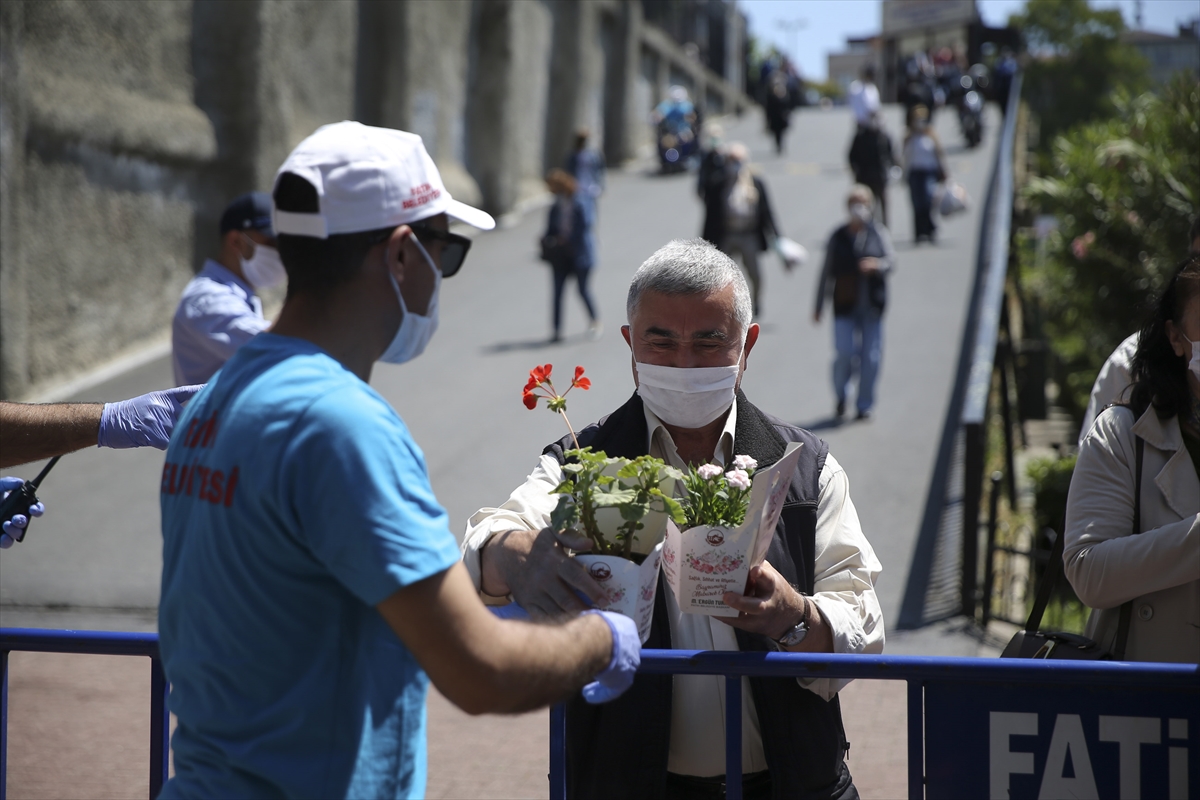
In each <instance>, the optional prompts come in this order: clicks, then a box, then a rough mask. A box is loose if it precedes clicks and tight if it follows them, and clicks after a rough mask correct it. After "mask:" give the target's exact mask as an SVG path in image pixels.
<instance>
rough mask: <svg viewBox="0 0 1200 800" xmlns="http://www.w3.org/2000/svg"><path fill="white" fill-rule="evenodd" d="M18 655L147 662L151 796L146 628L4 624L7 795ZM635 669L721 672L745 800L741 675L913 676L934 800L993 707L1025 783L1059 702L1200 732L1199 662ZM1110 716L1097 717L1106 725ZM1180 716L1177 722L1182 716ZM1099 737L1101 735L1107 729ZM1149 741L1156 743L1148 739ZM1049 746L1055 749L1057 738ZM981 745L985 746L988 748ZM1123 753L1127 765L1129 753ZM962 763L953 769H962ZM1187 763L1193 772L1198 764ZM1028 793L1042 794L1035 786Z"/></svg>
mask: <svg viewBox="0 0 1200 800" xmlns="http://www.w3.org/2000/svg"><path fill="white" fill-rule="evenodd" d="M12 651H32V652H43V653H86V654H96V655H120V656H143V657H148V658H150V660H151V688H150V743H149V750H150V797H151V798H154V797H155V796H156V795H157V794H158V792H159V791H160V789H161V787H162V784H163V782H164V780H165V779H166V777H167V769H168V758H169V752H170V751H169V738H168V736H169V723H170V716H169V712H168V710H167V706H166V698H167V694H168V692H169V686H168V684H167V682H166V680H165V678H164V676H163V672H162V665H161V663H160V661H159V653H158V637H157V636H156V635H155V634H148V633H107V632H100V631H48V630H31V629H20V628H6V629H0V658H2V660H3V665H4V672H3V686H2V691H3V696H2V700H3V702H2V704H0V795H2V794H3V792H4V787H5V785H6V782H7V769H6V768H7V760H6V754H7V743H8V654H9V653H10V652H12ZM639 671H640V672H643V673H650V674H676V675H724V676H725V678H726V695H725V697H726V700H725V702H726V708H725V711H726V713H725V717H726V719H727V720H729V722H728V723H727V726H726V743H725V744H726V765H725V775H726V781H727V783H726V786H727V789H726V797H728V798H731V800H740V798H741V796H742V785H741V776H742V763H741V752H742V744H741V736H742V730H741V718H742V715H741V703H742V691H741V686H742V685H741V678H742V677H743V676H749V677H771V678H797V677H811V678H860V679H873V680H899V681H905V682H907V684H908V713H907V732H908V735H907V738H908V796H909V797H910V798H914V799H915V798H924V797H926V794H927V793H929V795H930V796H933V795H935V794H938V795H941V796H964V797H965V796H983V795H986V794H987V793H988V792H987V787H988V785H989V783H988V781H989V780H990V781H991V784H990V785H992V786H993V787H994V786H995V782H996V774H997V773H996V769H997V766H996V764H995V761H994V760H993V762H992V763H991V765H990V767H989V765H988V761H987V759H988V758H990V757H993V756H994V755H995V753H996V750H997V744H996V742H997V735H998V734H997V730H996V719H997V715H998V714H999V715H1001V716H1002V717H1003V719H1001V722H1002V723H1004V724H1009V723H1010V722H1011V720H1009V719H1008V718H1010V717H1011V718H1017V717H1022V718H1024V719H1023V720H1017V722H1018V723H1019V725H1020V726H1025V727H1019V728H1018V729H1011V730H1008V732H1007V733H1005V732H1004V731H1005V730H1006V729H1004V728H1003V727H1002V728H1001V735H1002V736H1003V742H1002V748H1001V749H1002V750H1003V755H1005V756H1015V757H1016V758H1014V759H1008V760H1007V761H1006V763H1007V765H1008V766H1007V767H1004V766H1003V765H1002V766H1001V769H1004V768H1007V769H1008V774H1004V775H1002V777H1003V778H1004V780H1005V781H1007V780H1008V778H1009V774H1012V775H1016V776H1017V778H1018V779H1022V778H1024V777H1026V776H1025V773H1032V771H1033V768H1032V766H1030V767H1029V769H1028V770H1026V769H1024V768H1023V767H1022V764H1023V763H1024V761H1023V759H1024V758H1025V757H1026V756H1028V764H1029V765H1032V764H1033V763H1034V756H1033V755H1032V754H1029V753H1026V752H1024V751H1023V750H1017V751H1013V752H1009V744H1008V738H1007V737H1008V736H1009V735H1018V736H1022V737H1028V736H1031V735H1034V734H1035V733H1036V732H1037V717H1038V713H1039V712H1040V713H1042V714H1046V715H1051V716H1053V715H1054V713H1055V711H1056V710H1061V711H1064V712H1065V713H1063V714H1059V715H1058V716H1059V717H1061V716H1072V717H1073V718H1074V720H1075V722H1074V723H1073V724H1075V725H1079V724H1080V723H1079V720H1081V719H1082V720H1084V723H1085V724H1087V723H1090V722H1092V721H1094V720H1095V719H1096V715H1097V714H1104V713H1112V712H1113V710H1114V709H1115V710H1116V712H1117V713H1122V714H1125V715H1127V716H1128V715H1129V714H1131V713H1132V714H1133V715H1135V716H1138V717H1139V718H1140V719H1142V720H1144V719H1145V718H1146V717H1154V716H1158V717H1162V718H1163V721H1164V722H1169V723H1170V725H1169V726H1164V729H1165V730H1166V731H1167V733H1166V736H1165V737H1164V738H1169V737H1174V736H1176V735H1177V734H1176V731H1178V730H1179V729H1180V728H1182V730H1184V731H1186V730H1187V729H1188V728H1189V727H1191V729H1192V730H1195V729H1197V728H1200V666H1198V665H1195V664H1131V663H1119V662H1097V661H1092V662H1080V661H1035V660H1015V659H1014V660H1008V659H984V658H929V657H922V656H853V655H831V654H807V653H805V654H800V653H740V652H711V651H695V650H643V651H642V663H641V668H640V670H639ZM1114 690H1116V691H1114ZM964 692H966V694H964ZM972 704H973V705H974V707H972ZM1109 706H1113V708H1110V707H1109ZM1031 710H1032V712H1031ZM1089 715H1090V716H1089ZM985 717H990V719H991V726H992V727H991V730H990V731H988V732H985V733H984V734H983V736H982V739H980V736H978V735H976V736H975V737H974V739H972V737H971V726H972V724H973V721H977V720H979V719H983V718H985ZM1029 717H1032V718H1033V722H1032V726H1033V727H1032V728H1029V727H1028V724H1029V719H1028V718H1029ZM1105 719H1106V717H1103V716H1101V717H1099V725H1100V727H1101V729H1103V726H1104V725H1105V723H1104V720H1105ZM1181 721H1182V722H1183V724H1182V726H1180V725H1179V724H1178V723H1180V722H1181ZM976 733H978V732H976ZM1100 736H1101V738H1103V733H1101V734H1100ZM1057 738H1058V732H1057V723H1055V739H1056V740H1057ZM1184 738H1185V739H1186V733H1185V734H1184ZM971 741H976V742H978V741H982V744H981V745H978V746H976V747H975V748H974V750H972V749H971V747H970V746H969V742H971ZM1105 741H1114V740H1112V739H1108V740H1105ZM1146 741H1149V738H1147V739H1146ZM1153 741H1154V742H1158V741H1159V740H1158V738H1153ZM960 742H967V743H968V745H967V746H965V748H964V747H963V746H960ZM1077 746H1078V743H1077V741H1073V742H1072V744H1071V747H1073V748H1074V747H1077ZM1124 746H1125V745H1124V744H1122V747H1124ZM1045 749H1046V748H1045V747H1043V750H1045ZM1050 749H1053V746H1052V745H1051V746H1050ZM1178 749H1180V748H1178V747H1173V748H1172V750H1178ZM976 751H982V755H980V753H979V752H976ZM1123 752H1124V751H1123ZM1171 756H1172V759H1171V767H1170V769H1171V773H1170V776H1169V780H1170V781H1171V783H1170V787H1171V792H1170V793H1171V795H1172V796H1175V795H1176V794H1178V792H1177V791H1176V790H1177V789H1178V788H1179V786H1183V787H1184V788H1183V796H1190V797H1194V796H1196V790H1197V789H1200V780H1197V779H1193V780H1192V783H1191V786H1193V787H1195V788H1194V789H1193V790H1192V791H1191V792H1190V793H1189V790H1188V788H1187V787H1188V785H1189V784H1188V778H1187V772H1186V770H1187V769H1188V768H1189V767H1188V764H1189V762H1188V759H1187V753H1186V751H1185V752H1184V757H1183V758H1182V759H1179V758H1176V757H1175V754H1174V753H1173V752H1172V754H1171ZM1076 757H1077V758H1078V756H1076ZM980 759H982V761H980ZM1046 760H1047V759H1046V758H1045V757H1044V756H1043V757H1041V758H1040V761H1041V762H1045V761H1046ZM1116 761H1117V760H1115V759H1108V760H1106V762H1104V763H1103V764H1102V763H1101V762H1099V761H1097V770H1098V771H1099V769H1101V768H1102V767H1104V768H1110V769H1115V768H1116V767H1115V763H1116ZM1119 761H1120V763H1122V764H1124V763H1125V761H1126V758H1125V756H1124V755H1123V756H1122V758H1121V759H1120V760H1119ZM1109 762H1111V763H1109ZM1074 763H1075V764H1076V767H1075V769H1076V770H1078V769H1079V766H1078V765H1079V764H1081V763H1086V759H1084V760H1082V761H1081V760H1077V761H1076V762H1074ZM1178 763H1181V764H1183V765H1184V767H1183V769H1184V770H1185V772H1184V774H1183V776H1182V778H1181V779H1180V777H1179V776H1178V775H1177V774H1176V771H1177V767H1176V765H1177V764H1178ZM664 766H665V765H664ZM1122 768H1124V767H1122ZM955 769H957V770H958V773H957V777H956V773H955V772H954V770H955ZM964 769H966V770H967V773H966V775H967V779H966V780H964V778H963V774H964V773H963V770H964ZM989 770H990V774H989ZM1192 771H1193V772H1194V771H1196V770H1195V769H1194V768H1193V769H1192ZM1147 772H1148V770H1147ZM981 776H982V777H981ZM1034 777H1036V776H1034ZM1104 777H1108V776H1104ZM1151 777H1152V778H1154V777H1155V776H1151ZM1157 777H1158V778H1161V780H1160V781H1159V783H1161V784H1162V789H1161V790H1159V789H1158V785H1157V784H1156V785H1154V786H1151V787H1150V789H1151V791H1149V792H1145V794H1147V796H1151V795H1162V796H1166V794H1167V792H1166V791H1165V789H1166V781H1167V780H1168V778H1167V776H1165V775H1164V776H1157ZM977 778H980V779H981V780H982V781H983V783H982V787H983V788H982V790H981V789H980V788H979V786H977V784H978V780H975V779H977ZM1114 785H1115V782H1114ZM993 794H994V792H993ZM1019 794H1021V792H1018V791H1014V792H1013V796H1018V795H1019ZM1026 794H1028V792H1026ZM566 796H567V775H566V711H565V710H564V707H563V706H561V705H560V706H555V707H554V708H553V709H552V710H551V714H550V797H551V798H556V799H557V798H565V797H566ZM1032 796H1037V791H1036V787H1035V791H1034V792H1033V794H1032Z"/></svg>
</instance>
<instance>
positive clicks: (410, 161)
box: [273, 121, 496, 239]
mask: <svg viewBox="0 0 1200 800" xmlns="http://www.w3.org/2000/svg"><path fill="white" fill-rule="evenodd" d="M304 184H307V186H305V185H304ZM297 185H299V187H300V188H301V191H299V192H297V191H295V188H296V187H297ZM281 186H286V187H287V189H288V191H287V192H286V196H287V198H288V200H287V203H286V207H287V210H283V209H281V208H280V197H281V196H283V195H284V194H285V193H284V192H281V191H280V189H281ZM309 187H311V190H310V189H309ZM274 200H275V202H274V203H273V209H274V213H273V218H274V223H275V232H276V233H277V234H291V235H294V236H311V237H314V238H317V239H327V238H329V237H330V236H333V235H335V234H340V233H358V232H361V231H372V230H377V229H380V228H388V227H394V226H397V225H407V224H411V223H413V222H417V221H419V220H422V219H427V218H429V217H432V216H436V215H438V214H445V215H447V216H448V217H450V218H451V219H455V220H458V221H460V222H465V223H466V224H468V225H471V226H473V227H476V228H480V229H482V230H485V231H489V230H491V229H492V228H494V227H496V221H495V220H494V219H492V216H491V215H490V214H488V213H487V212H485V211H480V210H479V209H478V208H473V207H471V206H469V205H467V204H466V203H460V202H459V201H457V200H455V199H454V198H452V197H451V196H450V193H449V192H447V191H446V187H445V185H444V184H443V183H442V176H441V174H440V173H439V172H438V168H437V166H436V165H435V164H434V163H433V159H432V158H430V157H429V153H428V152H426V150H425V145H424V143H423V142H422V141H421V137H420V136H418V135H417V134H415V133H407V132H405V131H398V130H394V129H392V128H375V127H372V126H370V125H363V124H362V123H360V122H350V121H346V122H335V123H333V124H330V125H322V126H321V127H320V128H318V129H317V130H316V132H314V133H313V134H312V135H311V136H309V137H308V138H307V139H305V140H304V141H302V142H301V143H300V144H298V145H297V146H296V149H295V150H293V151H292V152H291V154H290V155H288V157H287V160H285V161H284V162H283V166H281V167H280V168H279V171H278V172H277V173H276V174H275V191H274Z"/></svg>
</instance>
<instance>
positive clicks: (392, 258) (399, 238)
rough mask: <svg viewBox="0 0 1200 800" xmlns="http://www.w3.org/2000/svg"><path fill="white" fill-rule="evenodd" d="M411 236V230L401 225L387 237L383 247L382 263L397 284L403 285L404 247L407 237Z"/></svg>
mask: <svg viewBox="0 0 1200 800" xmlns="http://www.w3.org/2000/svg"><path fill="white" fill-rule="evenodd" d="M412 235H413V232H412V228H410V227H408V226H407V225H401V226H400V227H398V228H396V230H394V231H392V235H391V236H389V237H388V240H387V244H386V245H385V246H384V250H383V259H384V261H383V263H384V265H385V266H386V267H387V269H388V271H390V272H391V273H392V277H393V278H395V279H396V283H397V284H400V283H404V245H405V244H406V243H407V242H408V237H410V236H412Z"/></svg>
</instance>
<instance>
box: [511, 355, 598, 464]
mask: <svg viewBox="0 0 1200 800" xmlns="http://www.w3.org/2000/svg"><path fill="white" fill-rule="evenodd" d="M553 369H554V365H553V364H541V365H538V366H536V367H534V368H533V369H531V370H529V380H528V381H526V382H525V388H524V389H522V390H521V402H522V403H524V404H525V407H526V408H528V409H529V410H530V411H532V410H533V409H535V408H537V404H538V400H540V399H541V398H543V397H544V398H546V407H547V408H549V409H550V410H551V411H554V412H557V413H559V414H562V417H563V421H564V422H566V423H567V430H569V431H571V437H572V438H574V437H575V429H574V428H572V427H571V422H570V420H568V419H567V400H566V396H567V393H568V392H570V391H571V390H572V389H574V388H575V387H579V388H580V389H583V390H584V391H587V390H588V389H590V388H592V381H591V379H589V378H585V377H583V367H576V368H575V377H574V378H572V379H571V385H570V386H568V387H567V391H566V392H563V393H562V394H559V393H558V392H556V391H555V390H554V384H553V383H551V382H550V372H551V371H552V370H553ZM575 446H576V447H579V441H578V439H576V441H575Z"/></svg>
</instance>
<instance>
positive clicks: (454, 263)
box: [411, 225, 471, 278]
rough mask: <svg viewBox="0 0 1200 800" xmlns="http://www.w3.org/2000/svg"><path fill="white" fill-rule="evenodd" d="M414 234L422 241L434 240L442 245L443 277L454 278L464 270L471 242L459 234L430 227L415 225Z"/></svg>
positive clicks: (413, 227)
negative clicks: (463, 266)
mask: <svg viewBox="0 0 1200 800" xmlns="http://www.w3.org/2000/svg"><path fill="white" fill-rule="evenodd" d="M411 227H412V230H413V233H415V234H416V235H417V238H418V239H421V240H422V241H424V240H426V239H433V240H435V241H438V242H441V243H442V263H441V266H442V277H443V278H452V277H454V275H455V274H456V273H457V272H458V271H459V270H460V269H461V268H462V265H463V262H464V261H466V259H467V251H468V250H470V249H471V240H470V239H468V238H467V237H465V236H460V235H459V234H457V233H451V232H450V231H444V230H442V229H441V228H434V227H432V226H430V225H413V226H411Z"/></svg>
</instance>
